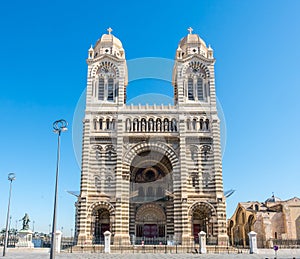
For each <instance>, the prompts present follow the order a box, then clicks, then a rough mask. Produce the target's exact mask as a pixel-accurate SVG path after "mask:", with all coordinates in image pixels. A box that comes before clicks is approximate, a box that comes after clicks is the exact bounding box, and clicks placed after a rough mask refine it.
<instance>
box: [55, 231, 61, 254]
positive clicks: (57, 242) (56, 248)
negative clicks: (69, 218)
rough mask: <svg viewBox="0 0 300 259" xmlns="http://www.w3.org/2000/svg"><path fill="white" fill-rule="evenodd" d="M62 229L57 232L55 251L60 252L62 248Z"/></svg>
mask: <svg viewBox="0 0 300 259" xmlns="http://www.w3.org/2000/svg"><path fill="white" fill-rule="evenodd" d="M61 234H62V233H61V231H60V230H56V232H55V252H56V253H58V254H59V253H60V248H61Z"/></svg>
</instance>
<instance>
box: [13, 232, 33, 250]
mask: <svg viewBox="0 0 300 259" xmlns="http://www.w3.org/2000/svg"><path fill="white" fill-rule="evenodd" d="M32 233H33V232H32V231H31V230H29V229H21V230H20V231H19V233H18V238H19V240H18V243H16V247H22V248H34V245H33V243H32Z"/></svg>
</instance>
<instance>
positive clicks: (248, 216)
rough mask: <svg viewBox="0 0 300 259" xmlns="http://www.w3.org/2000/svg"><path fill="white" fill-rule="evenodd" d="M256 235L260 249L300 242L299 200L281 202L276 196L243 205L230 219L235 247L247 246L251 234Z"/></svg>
mask: <svg viewBox="0 0 300 259" xmlns="http://www.w3.org/2000/svg"><path fill="white" fill-rule="evenodd" d="M250 231H254V232H256V233H257V245H258V247H260V248H264V247H270V248H272V247H273V245H274V244H283V245H284V244H286V245H289V244H292V243H293V241H296V240H300V199H299V198H297V197H294V198H291V199H289V200H286V201H282V200H280V199H279V198H277V197H275V196H274V195H273V196H272V197H271V198H269V199H267V200H266V201H265V202H258V201H252V202H241V203H239V204H238V206H237V208H236V210H235V212H234V214H233V216H232V217H231V219H229V220H228V235H229V241H230V243H231V244H232V245H239V246H244V247H245V246H248V245H249V239H248V233H249V232H250Z"/></svg>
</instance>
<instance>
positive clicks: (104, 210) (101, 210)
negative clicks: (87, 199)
mask: <svg viewBox="0 0 300 259" xmlns="http://www.w3.org/2000/svg"><path fill="white" fill-rule="evenodd" d="M89 210H90V213H91V214H90V215H91V218H90V220H91V232H90V235H91V236H92V242H93V243H94V244H104V232H105V231H107V230H108V231H111V232H112V231H113V229H112V226H113V222H114V208H113V206H112V205H111V204H110V203H107V202H97V203H94V204H93V205H92V206H91V208H90V209H89Z"/></svg>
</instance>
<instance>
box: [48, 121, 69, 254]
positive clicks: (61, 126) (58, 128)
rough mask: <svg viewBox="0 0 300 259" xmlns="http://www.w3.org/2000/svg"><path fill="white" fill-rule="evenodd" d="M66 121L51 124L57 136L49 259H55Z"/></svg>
mask: <svg viewBox="0 0 300 259" xmlns="http://www.w3.org/2000/svg"><path fill="white" fill-rule="evenodd" d="M67 126H68V123H67V121H65V120H63V119H61V120H57V121H55V122H53V131H54V133H57V134H58V140H57V162H56V177H55V193H54V209H53V223H52V234H51V248H50V259H55V247H56V240H55V234H56V204H57V191H58V172H59V161H60V134H61V132H64V131H67V130H68V128H67Z"/></svg>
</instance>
